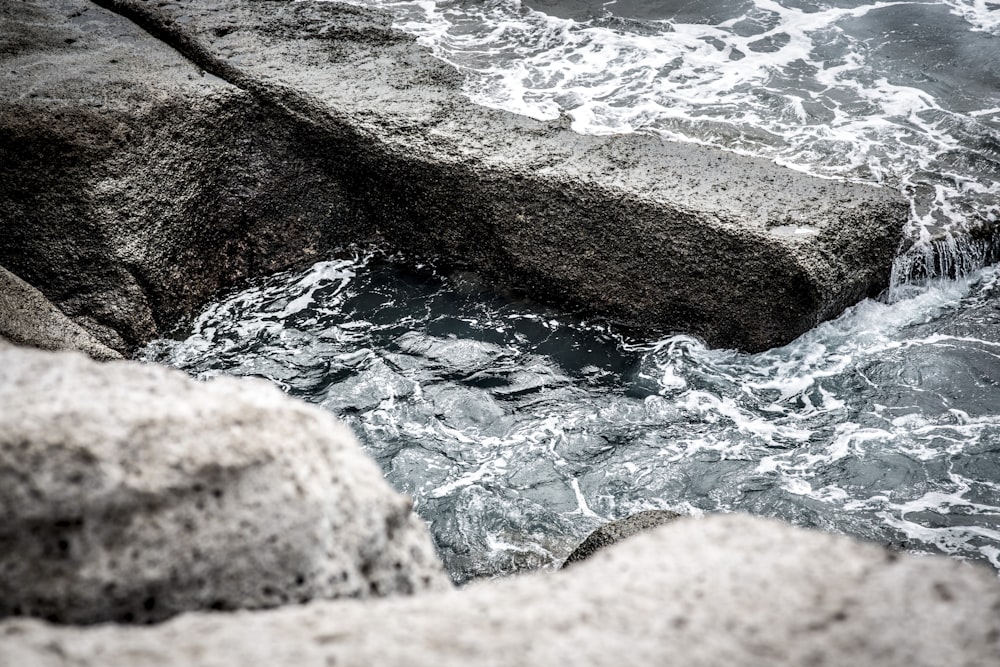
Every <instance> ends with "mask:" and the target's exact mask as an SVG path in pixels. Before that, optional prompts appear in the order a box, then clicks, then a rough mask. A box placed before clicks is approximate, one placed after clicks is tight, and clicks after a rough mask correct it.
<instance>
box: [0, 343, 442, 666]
mask: <svg viewBox="0 0 1000 667" xmlns="http://www.w3.org/2000/svg"><path fill="white" fill-rule="evenodd" d="M0 517H3V520H2V521H0V616H5V615H10V614H24V615H35V616H41V617H44V618H48V619H52V620H57V621H63V622H73V623H90V622H96V621H104V620H124V621H150V620H159V619H163V618H165V617H167V616H170V615H172V614H175V613H177V612H180V611H185V610H190V609H209V608H216V609H236V608H257V607H271V606H276V605H280V604H283V603H288V602H304V601H306V600H310V599H313V598H334V597H343V596H349V597H371V596H378V595H388V594H400V593H402V594H406V593H412V592H415V591H422V590H427V589H441V588H448V587H450V582H449V581H448V578H447V576H446V575H445V574H444V571H443V568H442V567H441V565H440V562H439V561H438V560H437V557H436V555H435V553H434V548H433V545H432V544H431V541H430V538H429V536H428V534H427V531H426V528H425V527H424V525H423V523H422V522H421V521H420V520H419V519H418V518H416V516H415V515H414V514H413V513H412V511H411V507H410V502H409V501H408V500H407V499H406V498H404V497H402V496H400V495H398V494H396V493H395V492H394V491H392V490H391V489H390V488H389V486H388V484H387V483H386V482H385V481H384V480H383V478H382V474H381V472H380V471H379V469H378V468H377V466H376V465H375V464H374V462H373V461H371V460H370V459H369V458H368V457H367V456H366V454H365V453H364V452H363V450H362V449H361V448H360V446H359V445H358V444H357V442H356V441H355V439H354V438H353V436H352V435H351V434H350V432H349V431H348V429H347V428H346V427H345V426H343V425H341V424H340V423H339V422H337V421H336V420H335V419H334V418H333V417H332V416H330V415H329V414H328V413H326V412H324V411H322V410H319V409H317V408H314V407H311V406H308V405H306V404H304V403H300V402H298V401H294V400H292V399H289V398H287V397H285V396H284V395H283V394H282V393H281V392H280V391H279V390H278V389H276V388H275V387H273V386H272V385H270V384H269V383H266V382H263V381H260V380H248V379H240V380H238V379H235V378H220V379H215V380H211V381H209V382H196V381H194V380H192V379H190V378H188V377H187V376H185V375H184V374H183V373H180V372H178V371H173V370H168V369H165V368H162V367H158V366H153V365H143V364H138V363H133V362H124V361H122V362H108V363H104V364H99V363H96V362H93V361H91V360H89V359H87V358H86V357H84V356H83V355H80V354H77V353H66V352H63V353H52V352H40V351H36V350H29V349H26V348H17V347H12V346H7V347H0ZM0 663H2V660H0Z"/></svg>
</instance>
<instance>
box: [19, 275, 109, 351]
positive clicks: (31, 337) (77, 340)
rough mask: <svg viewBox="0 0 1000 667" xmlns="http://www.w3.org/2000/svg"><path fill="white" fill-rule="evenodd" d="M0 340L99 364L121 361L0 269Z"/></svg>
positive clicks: (35, 292)
mask: <svg viewBox="0 0 1000 667" xmlns="http://www.w3.org/2000/svg"><path fill="white" fill-rule="evenodd" d="M0 339H5V340H7V341H9V342H12V343H17V344H19V345H28V346H31V347H37V348H40V349H43V350H80V351H81V352H84V353H85V354H88V355H90V356H91V357H92V358H94V359H97V360H99V361H106V360H108V359H121V358H122V355H120V354H119V353H117V352H115V351H114V350H112V349H111V348H109V347H106V346H105V345H102V344H101V343H100V342H98V341H97V340H95V339H94V337H93V336H91V335H90V334H89V333H87V332H86V331H84V330H83V329H81V328H80V326H79V325H77V324H76V323H75V322H73V321H72V320H70V319H69V318H67V317H66V316H65V315H63V313H62V312H61V311H60V310H59V309H58V308H56V307H55V306H54V305H52V302H50V301H49V300H48V299H46V298H45V296H44V295H43V294H42V293H41V292H39V291H38V290H36V289H35V288H34V287H32V286H31V285H29V284H28V283H26V282H24V281H23V280H21V279H20V278H18V277H17V276H15V275H14V274H13V273H11V272H10V271H8V270H6V269H5V268H3V267H2V266H0Z"/></svg>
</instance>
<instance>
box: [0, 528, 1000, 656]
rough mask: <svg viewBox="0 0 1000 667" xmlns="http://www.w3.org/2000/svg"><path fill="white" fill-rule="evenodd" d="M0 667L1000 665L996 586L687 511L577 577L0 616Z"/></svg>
mask: <svg viewBox="0 0 1000 667" xmlns="http://www.w3.org/2000/svg"><path fill="white" fill-rule="evenodd" d="M0 664H9V665H32V667H48V666H50V665H51V666H53V667H54V666H56V665H60V666H69V665H73V666H83V665H87V666H94V667H97V666H100V667H137V666H140V665H142V666H146V665H163V666H166V665H177V666H181V665H183V666H184V667H191V666H195V665H200V666H206V667H207V666H209V665H211V666H212V667H224V666H229V665H232V666H233V667H236V666H238V665H249V664H260V665H297V666H301V667H326V666H327V665H380V666H383V667H385V666H391V665H410V666H412V665H427V666H429V667H430V666H433V667H447V666H451V665H454V666H456V667H458V666H462V667H465V666H467V665H484V666H489V665H510V666H512V667H513V666H518V667H520V666H523V665H608V666H615V667H619V666H621V665H677V666H678V667H699V666H702V665H704V666H711V667H718V666H719V665H727V666H732V667H735V666H741V665H788V666H789V667H803V666H804V665H824V666H827V667H836V666H840V665H843V666H844V667H858V666H859V665H878V666H879V667H920V666H923V665H926V666H934V667H939V666H940V665H948V666H949V667H960V666H964V667H971V666H973V665H978V666H981V667H993V666H995V665H997V664H1000V583H998V582H997V579H996V577H995V576H993V575H992V574H991V573H988V572H987V571H985V570H984V569H980V568H976V567H971V566H968V565H963V564H960V563H958V562H955V561H951V560H948V559H945V558H939V557H925V558H919V557H914V556H909V555H898V554H891V553H888V552H886V551H884V550H882V549H881V548H879V547H875V546H872V545H862V544H859V543H856V542H853V541H851V540H850V539H847V538H844V537H837V536H832V535H825V534H821V533H814V532H808V531H804V530H801V529H797V528H792V527H790V526H787V525H784V524H780V523H777V522H773V521H769V520H763V519H753V518H749V517H745V516H717V517H711V518H707V519H680V520H678V521H675V522H673V523H671V524H669V525H667V526H662V527H660V528H657V529H654V530H652V531H650V532H648V533H645V534H642V535H639V536H636V537H635V538H633V539H630V540H627V541H625V542H622V543H621V544H617V545H614V546H612V547H610V548H608V549H605V550H603V551H601V552H600V553H598V554H595V555H594V557H593V558H591V559H589V560H588V561H586V562H583V563H580V564H578V565H575V566H574V567H572V568H568V569H566V570H560V571H557V572H546V573H540V574H535V575H528V576H523V577H514V578H510V579H502V580H494V581H488V582H482V583H477V584H474V585H471V586H469V587H468V588H465V589H463V590H460V591H455V592H449V593H442V594H430V595H421V596H413V597H410V598H389V599H382V600H373V601H370V602H366V603H358V602H353V601H335V602H322V603H313V604H311V605H309V606H307V607H290V608H285V609H280V610H275V611H267V612H258V613H249V612H240V613H237V614H232V615H220V614H216V615H209V614H189V615H185V616H183V617H180V618H177V619H174V620H172V621H170V622H168V623H166V624H164V625H161V626H157V627H154V628H121V627H101V628H92V629H82V630H81V629H75V628H59V627H52V626H48V625H45V624H43V623H41V622H39V621H26V620H9V621H6V622H4V623H0Z"/></svg>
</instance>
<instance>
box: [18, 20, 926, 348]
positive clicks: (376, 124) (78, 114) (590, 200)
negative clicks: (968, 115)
mask: <svg viewBox="0 0 1000 667" xmlns="http://www.w3.org/2000/svg"><path fill="white" fill-rule="evenodd" d="M99 4H101V5H104V6H107V7H111V8H113V9H114V10H116V11H118V12H122V13H123V14H125V15H127V16H128V17H129V18H131V19H133V20H135V21H137V22H138V23H139V24H141V25H142V26H143V27H144V28H145V29H146V30H148V31H149V33H150V34H151V35H153V36H155V39H154V38H153V37H151V36H150V34H146V33H145V32H142V31H141V30H139V29H138V28H137V27H136V26H135V25H132V24H129V23H128V22H127V21H125V20H124V19H122V18H121V17H119V16H116V15H114V14H112V13H111V12H108V11H105V10H103V9H99V8H97V7H95V6H93V5H90V4H89V3H87V2H85V0H54V1H52V2H49V1H45V2H43V1H42V0H29V1H28V2H21V3H4V4H3V5H0V12H3V14H4V16H3V19H4V25H5V26H7V27H6V28H5V31H4V32H5V35H6V38H5V41H3V42H2V43H0V61H2V63H0V64H2V65H3V66H2V67H0V132H2V133H4V135H5V136H7V137H11V140H10V141H8V142H6V143H5V145H3V146H0V179H4V180H5V181H6V182H10V183H14V184H15V185H14V186H13V187H12V188H10V189H9V190H8V191H6V192H4V193H2V194H3V196H2V197H0V220H4V221H5V222H4V225H5V226H6V229H5V230H4V235H3V236H2V237H0V263H4V264H5V265H6V266H8V268H10V269H11V270H13V271H14V272H15V273H17V274H18V275H21V276H22V277H23V278H25V279H26V280H28V282H30V283H32V284H33V285H35V286H37V287H38V288H39V289H41V290H42V291H43V292H44V293H45V294H46V296H48V297H49V298H50V299H52V300H53V301H54V302H55V303H56V304H57V305H59V307H60V308H62V309H63V310H64V311H65V312H67V313H68V314H70V315H71V316H74V317H75V318H76V319H77V321H79V322H80V323H81V324H82V325H83V326H84V327H85V328H87V329H88V330H89V331H92V332H94V333H95V334H97V335H99V336H100V337H102V340H103V341H104V342H105V343H107V344H109V345H111V346H113V347H115V348H116V349H119V350H127V349H130V348H131V347H133V346H135V345H136V344H138V343H141V342H143V341H145V340H148V339H149V338H150V337H151V336H154V335H157V334H158V333H162V332H163V331H164V330H166V329H169V328H170V327H171V326H173V325H174V323H176V322H177V320H178V318H183V317H184V316H186V315H189V314H191V313H192V311H193V310H194V309H195V308H196V307H198V306H199V305H200V304H201V303H202V302H203V301H204V300H205V299H206V298H208V297H209V296H210V295H211V294H213V293H214V292H215V291H217V290H218V289H220V288H221V287H224V286H227V285H231V284H233V283H234V282H236V281H239V280H240V279H242V278H244V277H246V276H250V275H257V274H261V273H266V272H269V271H274V270H276V269H279V268H283V267H288V266H292V265H295V264H297V263H303V262H308V261H310V260H313V259H316V258H317V257H319V256H322V255H324V254H326V253H329V252H330V250H331V249H332V248H335V247H337V246H338V245H342V244H345V243H350V242H358V243H369V242H377V243H382V244H388V245H390V246H394V247H396V248H399V249H403V250H405V251H407V252H409V253H410V254H411V256H413V257H422V258H427V257H434V258H437V259H438V260H439V261H441V262H443V263H445V264H449V265H452V266H453V267H457V268H472V269H475V270H476V271H478V272H480V273H482V274H483V275H484V276H486V277H487V278H489V279H490V280H491V281H493V282H494V283H495V284H498V285H504V286H509V287H513V288H515V289H516V290H518V291H520V292H522V293H525V294H528V295H530V296H533V297H535V298H538V299H542V300H545V301H548V302H550V303H555V304H558V305H560V306H561V307H564V308H567V309H574V310H580V311H586V312H590V313H596V314H599V315H603V316H606V317H607V318H609V319H611V320H614V321H616V322H619V323H621V324H623V325H625V326H629V327H637V328H642V329H652V330H656V331H685V332H689V333H694V334H698V335H701V336H702V337H704V338H705V339H706V340H707V341H708V342H709V343H711V344H713V345H723V346H736V347H741V348H745V349H750V350H760V349H764V348H767V347H770V346H773V345H777V344H780V343H784V342H787V341H789V340H791V339H792V338H794V337H795V336H796V335H798V334H800V333H802V332H804V331H806V330H808V329H809V328H811V327H812V326H814V325H815V324H816V323H817V322H819V321H821V320H823V319H826V318H829V317H833V316H835V315H836V314H838V313H839V312H840V311H841V310H842V309H843V308H844V307H845V306H847V305H849V304H851V303H853V302H855V301H857V300H858V299H860V298H862V297H864V296H866V295H869V294H873V293H875V292H878V291H879V290H880V289H881V288H882V287H884V286H885V284H886V282H887V279H888V272H889V268H890V262H891V259H892V257H893V255H894V253H895V250H896V248H897V247H898V244H899V240H900V235H901V232H902V226H903V223H904V221H905V218H906V215H907V211H906V206H905V204H904V202H903V201H902V199H901V198H900V197H899V196H897V195H896V194H894V193H892V192H889V191H885V190H880V189H876V188H872V187H867V186H861V185H853V184H847V183H839V182H834V181H827V180H819V179H813V178H809V177H806V176H804V175H802V174H798V173H795V172H792V171H790V170H787V169H783V168H780V167H777V166H775V165H773V164H771V163H770V162H767V161H764V160H757V159H752V158H747V157H742V156H736V155H732V154H729V153H725V152H721V151H717V150H713V149H710V148H705V147H700V146H695V145H687V144H676V143H667V142H664V141H661V140H660V139H658V138H656V137H652V136H644V135H629V136H617V137H589V136H580V135H577V134H574V133H572V132H570V131H569V130H568V129H567V128H565V127H564V126H563V125H562V124H560V123H558V122H554V123H545V122H537V121H534V120H531V119H528V118H523V117H519V116H515V115H512V114H509V113H505V112H500V111H494V110H489V109H483V108H481V107H477V106H475V105H473V104H471V103H469V102H468V101H467V100H466V99H465V98H464V97H463V95H462V93H461V82H460V80H459V76H458V74H457V73H456V72H455V71H454V70H453V69H452V68H450V66H448V65H445V64H443V63H441V62H439V61H436V60H435V59H433V58H432V57H431V56H430V54H429V53H428V52H427V51H426V50H425V49H424V48H423V47H421V46H419V45H417V44H416V43H415V41H414V40H413V39H412V38H410V37H408V36H405V35H403V34H401V33H399V32H397V31H395V30H393V29H392V28H391V26H390V21H389V19H388V18H387V17H386V15H385V14H383V13H379V12H377V11H373V10H367V9H362V8H358V7H352V6H347V5H341V4H337V3H326V2H322V3H315V2H299V3H291V2H240V1H238V0H197V1H195V0H177V1H175V2H169V3H161V2H146V1H142V0H100V2H99ZM43 25H44V26H45V29H44V30H42V29H40V28H39V26H43ZM157 40H163V41H164V43H169V44H170V45H172V46H173V47H176V49H177V50H176V51H175V50H173V49H170V48H167V47H166V46H165V45H164V43H161V42H158V41H157ZM181 54H183V56H182V55H181ZM185 58H186V59H187V60H186V59H185ZM213 75H214V76H213ZM793 227H794V228H808V229H809V230H811V231H812V232H814V233H808V234H801V235H790V234H785V233H783V232H782V230H787V229H790V228H793Z"/></svg>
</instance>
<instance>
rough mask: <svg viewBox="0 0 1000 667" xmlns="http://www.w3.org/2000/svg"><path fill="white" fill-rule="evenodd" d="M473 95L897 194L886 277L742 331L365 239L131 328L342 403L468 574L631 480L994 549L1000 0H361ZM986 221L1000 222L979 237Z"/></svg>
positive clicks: (801, 521) (641, 497)
mask: <svg viewBox="0 0 1000 667" xmlns="http://www.w3.org/2000/svg"><path fill="white" fill-rule="evenodd" d="M356 2H357V3H358V4H366V5H372V6H378V7H382V8H386V9H387V10H389V11H391V12H393V13H394V15H395V16H396V25H397V26H398V27H399V28H401V29H403V30H406V31H409V32H411V33H413V34H415V35H417V37H418V39H419V40H420V41H421V42H422V43H424V44H426V45H427V46H428V47H429V48H430V49H432V50H433V52H434V53H435V54H437V55H438V57H440V58H442V59H445V60H447V61H448V62H451V63H452V64H454V65H455V66H456V67H457V68H458V69H459V70H461V71H462V72H463V74H464V75H465V92H466V94H467V95H468V96H469V97H470V98H471V99H472V100H474V101H476V102H478V103H481V104H484V105H489V106H493V107H498V108H503V109H508V110H511V111H514V112H517V113H521V114H526V115H530V116H533V117H535V118H539V119H554V118H557V117H559V116H560V115H566V116H568V117H569V118H570V119H571V121H572V127H573V128H574V129H575V130H576V131H579V132H588V133H615V132H650V133H655V134H659V135H661V136H663V137H664V138H665V139H669V140H680V141H692V142H698V143H703V144H709V145H714V146H718V147H721V148H723V149H726V150H731V151H736V152H740V153H746V154H753V155H759V156H765V157H768V158H770V159H772V160H774V161H776V162H778V163H780V164H784V165H787V166H789V167H790V168H793V169H798V170H801V171H804V172H807V173H811V174H814V175H817V176H820V177H824V178H837V179H846V180H852V181H861V182H868V183H872V184H877V185H881V186H883V187H890V188H894V189H897V190H899V191H900V192H902V193H903V194H904V195H905V196H906V197H907V198H908V200H909V201H910V216H909V220H908V222H907V225H906V230H905V232H906V236H907V242H906V243H905V244H904V245H903V246H902V247H901V248H900V249H899V257H898V259H897V262H896V265H895V267H894V279H893V284H892V286H891V288H892V289H891V290H890V292H889V293H887V295H886V296H885V297H884V298H883V299H882V300H880V301H873V300H869V301H865V302H863V303H860V304H858V305H857V306H855V307H853V308H851V309H849V310H848V311H847V312H846V313H844V314H843V315H842V316H841V317H839V318H838V319H836V320H834V321H831V322H828V323H825V324H823V325H820V326H819V327H817V328H816V329H814V330H812V331H810V332H808V333H806V334H805V335H803V336H802V337H800V338H799V339H798V340H796V341H794V342H793V343H791V344H789V345H787V346H785V347H782V348H779V349H774V350H770V351H768V352H765V353H761V354H755V355H749V354H742V353H739V352H735V351H732V350H716V349H709V348H707V347H705V346H704V345H703V344H702V343H701V342H699V341H698V340H696V339H694V338H690V337H684V336H675V337H670V338H666V339H663V340H642V339H632V338H627V337H624V336H622V335H621V334H620V333H618V332H616V331H613V330H610V329H608V328H606V327H602V326H598V325H595V324H593V323H588V322H586V321H580V320H574V319H572V318H567V317H565V316H564V315H562V314H561V313H559V312H558V311H555V310H546V309H544V308H541V307H538V306H536V305H532V304H528V303H522V302H517V301H512V300H510V299H506V298H504V297H502V296H499V295H497V294H496V293H494V292H492V291H490V290H489V289H486V288H484V287H483V286H482V285H480V284H479V283H478V282H477V281H476V279H475V278H474V277H473V276H469V275H440V274H438V273H436V272H435V271H434V270H433V269H432V268H431V267H424V269H423V270H418V271H413V270H407V269H404V268H401V266H400V265H399V264H398V263H396V262H393V261H391V258H385V257H382V256H381V255H379V254H378V253H375V252H364V253H361V254H356V255H353V256H347V255H345V256H342V257H340V258H338V259H333V260H330V261H325V262H321V263H319V264H317V265H315V266H314V267H312V268H311V269H310V270H308V271H305V272H303V273H289V274H282V275H279V276H275V277H272V278H269V279H267V280H262V281H259V282H257V283H254V284H253V285H251V286H250V287H248V288H247V289H245V290H243V291H240V292H238V293H233V294H230V295H228V296H227V297H225V298H223V299H222V300H221V301H220V302H218V303H216V304H214V305H212V306H210V307H209V308H208V309H207V310H206V311H205V312H204V313H203V314H202V315H201V316H200V317H199V318H198V319H197V321H196V322H195V324H194V326H193V328H192V330H191V331H190V332H188V333H187V334H186V336H187V337H186V338H185V339H183V340H161V341H156V342H154V343H153V344H151V345H150V346H149V347H148V348H147V349H146V350H145V351H144V352H143V354H142V357H143V358H145V359H148V360H153V361H159V362H163V363H167V364H171V365H173V366H176V367H178V368H182V369H184V370H186V371H187V372H189V373H191V374H193V375H195V376H196V377H200V378H206V377H211V376H214V375H219V374H230V375H254V376H260V377H265V378H268V379H269V380H271V381H273V382H275V383H277V384H278V385H279V386H281V387H282V388H283V389H284V390H285V391H287V392H288V393H289V394H291V395H294V396H298V397H301V398H303V399H305V400H307V401H310V402H313V403H315V404H317V405H319V406H321V407H323V408H324V409H327V410H329V411H331V412H332V413H334V414H335V415H337V416H339V417H341V418H342V419H344V420H345V421H346V422H347V423H349V424H350V425H351V426H352V427H353V429H354V430H355V432H356V433H357V434H358V435H359V437H360V439H361V440H362V443H363V445H364V446H365V447H366V448H367V450H368V451H369V452H370V453H371V454H372V455H373V456H374V457H375V459H376V460H377V461H378V462H379V463H380V465H381V466H382V468H383V469H384V471H385V474H386V476H387V478H388V479H389V481H390V482H391V483H392V484H393V485H394V486H395V487H396V488H397V489H399V490H400V491H402V492H404V493H407V494H409V495H411V496H412V497H413V498H414V499H415V507H416V511H417V512H418V513H419V514H420V515H421V516H422V517H423V518H425V519H426V520H427V522H428V523H429V525H430V528H431V532H432V534H433V536H434V539H435V540H436V542H437V545H438V548H439V551H440V553H441V555H442V557H443V558H444V560H445V563H446V565H447V566H448V568H449V570H450V571H451V573H452V575H453V577H454V578H455V579H456V580H458V581H465V580H468V579H471V578H474V577H481V576H493V575H500V574H506V573H510V572H514V571H518V570H523V569H527V568H535V567H543V566H549V565H554V564H557V563H559V562H560V561H561V559H562V558H563V557H565V556H566V555H567V554H568V553H569V551H570V550H571V549H572V548H573V546H574V545H575V544H576V543H577V542H578V541H579V540H581V539H582V538H583V537H584V536H585V535H586V534H587V533H588V532H589V531H590V530H591V529H593V528H594V527H596V526H597V525H599V524H600V523H602V522H604V521H606V520H609V519H615V518H620V517H624V516H627V515H629V514H631V513H634V512H637V511H640V510H645V509H656V508H663V509H672V510H676V511H679V512H683V513H688V514H699V513H705V512H720V511H723V512H728V511H745V512H750V513H752V514H756V515H762V516H773V517H779V518H782V519H784V520H786V521H790V522H792V523H794V524H797V525H801V526H810V527H818V528H821V529H824V530H829V531H834V532H840V533H846V534H851V535H856V536H859V537H861V538H863V539H867V540H872V541H875V542H879V543H882V544H885V545H888V546H890V547H891V548H895V549H905V550H909V551H915V552H938V553H946V554H951V555H953V556H955V557H958V558H964V559H972V560H978V561H982V562H985V563H987V564H989V565H991V566H992V567H994V568H996V569H1000V274H998V273H997V270H996V269H995V268H992V267H986V268H983V265H984V264H986V263H988V261H989V260H990V259H991V257H992V256H995V242H994V238H993V235H992V234H991V233H986V234H984V235H979V236H978V237H977V240H976V241H971V240H970V239H971V238H972V237H970V236H969V234H968V233H967V232H968V230H970V229H974V228H980V229H987V230H989V229H990V228H991V226H993V225H994V224H995V223H997V222H998V219H1000V196H998V195H1000V5H997V4H994V3H991V2H987V1H985V0H926V1H922V2H892V1H889V2H863V1H859V0H830V1H828V2H816V1H815V0H813V1H807V0H705V1H699V2H694V1H693V0H662V1H657V2H653V1H651V0H617V2H600V1H598V0H578V1H575V2H574V1H571V0H524V2H518V1H517V0H481V1H476V2H473V1H470V0H447V1H439V2H434V1H431V0H356ZM991 248H992V249H991Z"/></svg>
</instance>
